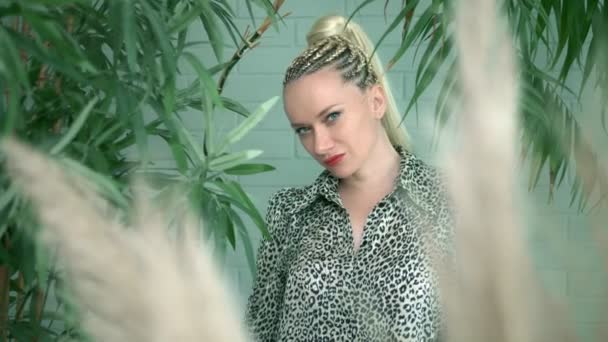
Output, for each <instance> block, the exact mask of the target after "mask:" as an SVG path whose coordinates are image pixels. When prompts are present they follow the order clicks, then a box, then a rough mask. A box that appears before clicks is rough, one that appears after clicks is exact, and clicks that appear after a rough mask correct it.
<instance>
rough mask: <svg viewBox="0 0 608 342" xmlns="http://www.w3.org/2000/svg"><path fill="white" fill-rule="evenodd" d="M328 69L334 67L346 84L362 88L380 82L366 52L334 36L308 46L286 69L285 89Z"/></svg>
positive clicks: (345, 39)
mask: <svg viewBox="0 0 608 342" xmlns="http://www.w3.org/2000/svg"><path fill="white" fill-rule="evenodd" d="M327 66H335V68H336V69H337V70H338V71H339V72H340V75H341V76H342V79H343V80H344V81H346V82H354V83H355V84H356V85H357V86H358V87H359V88H360V89H367V88H368V87H369V86H371V85H373V84H376V83H378V75H376V73H375V72H374V69H373V68H372V64H371V63H370V62H369V61H368V57H367V56H366V55H365V53H364V52H363V50H361V49H360V48H359V47H357V46H356V45H354V44H353V43H352V42H350V41H349V40H348V39H347V38H346V37H343V36H342V35H332V36H329V37H327V38H324V39H321V40H319V41H317V42H316V43H314V44H312V45H311V46H309V47H308V48H307V49H306V50H304V51H303V52H302V53H300V55H298V57H296V58H295V59H294V60H293V62H292V63H291V64H290V65H289V67H288V68H287V71H286V72H285V79H284V80H283V86H286V85H287V84H289V83H290V82H292V81H295V80H297V79H299V78H300V77H302V76H304V75H308V74H312V73H314V72H316V71H317V70H319V69H322V68H324V67H327Z"/></svg>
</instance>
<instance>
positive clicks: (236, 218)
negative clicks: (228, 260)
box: [227, 206, 256, 278]
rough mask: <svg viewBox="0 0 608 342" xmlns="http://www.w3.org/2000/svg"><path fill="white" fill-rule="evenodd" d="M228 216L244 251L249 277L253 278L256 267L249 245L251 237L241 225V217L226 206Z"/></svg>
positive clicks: (253, 254) (251, 246)
mask: <svg viewBox="0 0 608 342" xmlns="http://www.w3.org/2000/svg"><path fill="white" fill-rule="evenodd" d="M227 208H228V214H229V217H230V219H231V220H232V222H234V224H235V225H236V227H237V231H238V233H239V235H240V237H241V240H242V244H243V249H244V250H245V257H246V258H247V265H248V266H249V272H250V273H251V276H252V277H253V278H255V273H256V265H255V253H254V249H253V245H252V244H251V237H250V235H249V231H248V230H247V227H246V226H245V224H244V223H243V220H242V219H241V216H240V215H239V214H238V213H237V212H236V211H234V209H232V207H230V206H228V207H227Z"/></svg>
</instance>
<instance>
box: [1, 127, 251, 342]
mask: <svg viewBox="0 0 608 342" xmlns="http://www.w3.org/2000/svg"><path fill="white" fill-rule="evenodd" d="M2 150H3V152H4V153H5V155H6V157H7V163H6V164H7V166H8V169H9V173H10V175H11V176H12V178H13V180H14V181H15V182H16V183H18V184H19V185H20V186H21V188H22V189H23V191H24V192H25V193H26V194H27V195H28V196H29V198H31V200H32V202H33V204H34V206H35V207H36V209H37V212H38V215H39V217H40V222H41V223H42V225H43V226H44V229H43V230H42V234H41V236H42V239H43V241H44V242H45V243H46V244H47V245H48V246H49V247H56V250H57V251H58V257H59V260H60V263H61V265H62V266H63V267H64V268H65V269H66V271H67V273H68V277H69V280H70V283H71V284H70V285H71V288H72V290H73V292H74V294H75V299H76V302H77V303H78V304H79V306H80V311H82V312H83V325H84V328H85V330H86V332H87V333H88V334H90V336H91V337H93V339H94V340H95V341H112V342H117V341H125V342H126V341H128V342H154V341H158V342H160V341H163V342H166V341H184V342H189V341H191V342H194V341H196V342H202V341H214V342H218V341H219V342H223V341H226V342H227V341H230V342H239V341H245V336H244V333H243V331H244V330H243V329H241V326H240V322H239V321H238V317H239V316H238V315H237V314H236V312H235V311H233V305H232V304H231V301H230V299H229V297H228V295H227V293H226V292H225V290H224V287H223V285H222V283H221V280H220V279H221V277H220V275H219V273H218V272H217V271H216V269H215V266H214V263H213V261H212V259H211V256H210V253H208V251H207V250H205V249H204V248H201V243H200V241H199V240H197V239H196V238H195V236H194V234H193V232H194V231H195V228H194V225H192V224H190V225H188V224H186V227H185V228H184V232H185V234H184V238H182V239H179V240H178V241H171V240H170V239H169V238H168V236H167V225H166V224H165V222H167V220H166V219H165V217H164V216H163V215H161V214H160V213H159V212H158V211H155V210H152V209H151V205H150V204H149V203H148V202H147V201H146V200H145V199H143V198H139V199H138V201H137V203H136V206H137V210H136V213H135V214H136V218H135V219H134V220H133V221H134V227H131V228H130V229H126V228H125V227H123V226H122V225H120V224H119V223H118V222H117V220H113V219H111V218H110V217H111V216H108V215H107V212H106V211H104V210H103V209H104V205H103V204H102V203H103V201H102V200H101V199H100V198H98V197H97V196H95V194H94V191H92V190H91V189H90V187H88V186H87V185H86V181H84V180H78V178H77V177H76V178H75V177H74V176H73V175H70V176H68V175H67V174H66V173H64V172H63V171H62V170H61V168H60V167H59V166H58V165H57V163H55V162H54V161H52V160H51V159H49V158H48V157H46V156H44V155H42V154H41V153H38V152H35V151H34V150H32V149H30V148H29V147H26V146H25V145H23V144H21V143H18V142H17V141H15V140H12V139H5V141H4V142H3V144H2ZM100 204H102V205H100ZM186 221H187V220H186Z"/></svg>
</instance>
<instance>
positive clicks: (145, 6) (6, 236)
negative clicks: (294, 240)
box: [0, 0, 283, 341]
mask: <svg viewBox="0 0 608 342" xmlns="http://www.w3.org/2000/svg"><path fill="white" fill-rule="evenodd" d="M282 3H283V1H280V0H277V1H275V2H274V4H273V3H271V2H269V1H263V0H247V1H246V5H247V6H248V7H249V8H250V9H251V7H252V6H258V7H261V8H262V9H263V10H264V11H265V13H266V14H267V18H266V20H265V21H264V22H263V23H262V24H261V25H260V26H259V27H258V28H257V30H256V31H255V32H254V33H253V34H245V33H243V32H240V31H239V29H238V28H237V26H236V25H235V23H234V10H233V8H232V7H231V5H230V4H229V2H227V1H225V0H175V1H148V0H125V1H108V0H97V1H84V0H58V1H45V0H32V1H16V0H15V1H12V0H11V1H5V2H3V3H2V4H0V23H1V25H0V45H1V46H2V49H0V131H1V132H2V133H1V134H2V136H7V135H11V136H14V137H17V138H18V139H20V140H22V141H25V142H27V143H29V144H30V145H33V146H35V148H36V149H38V150H41V151H43V152H45V153H47V154H49V155H51V156H53V158H55V159H56V160H57V161H58V162H59V163H60V164H61V165H62V166H63V167H64V168H65V169H66V170H67V172H71V173H75V174H79V175H80V176H84V178H86V179H88V180H89V181H90V182H91V183H92V184H93V186H94V187H95V189H97V191H99V193H101V194H102V196H103V197H104V198H105V199H106V200H108V201H109V202H110V203H112V204H113V205H115V206H116V207H118V208H120V209H121V210H125V211H127V210H129V207H130V201H131V195H132V191H131V186H130V185H129V181H130V179H131V178H132V177H133V176H134V175H135V174H138V175H140V176H142V177H144V178H145V179H146V180H148V181H150V184H152V185H153V186H154V189H155V190H156V191H157V193H156V196H157V197H158V198H162V195H164V194H166V193H168V192H170V191H175V189H176V187H177V188H178V189H179V191H182V194H183V197H184V198H185V199H187V202H186V203H187V204H188V205H192V206H195V209H196V210H197V211H200V212H201V213H202V214H203V215H204V217H205V218H206V219H207V220H209V221H210V222H211V223H212V224H209V225H208V226H209V227H213V230H208V231H207V234H208V235H210V236H212V237H213V238H214V241H215V242H216V246H217V247H218V249H219V250H221V249H223V248H226V246H231V247H232V248H237V237H238V241H239V244H240V246H238V248H244V249H245V252H246V253H245V254H246V255H247V257H248V259H249V265H250V266H251V269H252V271H253V265H254V261H253V257H254V253H253V250H252V246H251V241H250V239H249V236H248V234H247V230H246V228H245V225H244V223H243V221H242V218H241V215H243V214H244V215H247V216H249V217H250V218H251V219H252V220H253V222H254V223H255V224H256V226H257V227H258V228H259V229H260V231H262V233H263V234H267V232H266V229H265V226H264V222H263V219H262V217H261V216H260V213H259V212H258V210H257V208H256V207H255V206H254V205H253V203H252V201H251V199H250V198H249V196H248V195H247V194H246V193H245V192H244V191H243V189H242V187H241V186H240V184H239V183H238V182H236V181H235V180H234V179H233V177H232V176H233V175H247V174H254V173H259V172H266V171H270V170H272V169H273V168H272V166H270V165H265V164H256V163H253V162H252V161H251V160H252V159H253V158H255V157H256V156H257V155H259V154H260V153H261V151H255V150H246V151H234V150H232V149H231V146H232V144H234V143H235V142H236V141H238V140H239V139H240V138H242V137H243V135H245V134H247V132H248V131H249V130H250V129H251V128H252V127H254V126H255V125H256V123H257V122H259V121H260V120H261V118H263V116H264V114H265V113H266V112H267V111H268V110H269V108H270V107H271V106H272V105H273V104H274V103H275V102H276V100H277V98H273V99H270V100H269V101H268V102H265V103H264V104H262V105H261V106H260V107H259V108H258V109H256V110H254V111H252V112H250V111H249V109H247V108H245V107H243V106H242V105H241V104H239V102H238V101H237V100H235V99H231V98H227V97H224V96H222V89H223V86H224V83H225V82H226V81H227V79H228V75H229V73H230V70H232V68H233V67H234V65H235V64H236V63H238V61H239V60H240V58H241V57H242V56H243V53H244V52H246V51H247V50H248V49H251V48H252V47H253V46H254V44H255V43H256V42H257V40H258V39H259V38H260V36H261V35H262V34H263V33H264V32H265V31H266V30H267V29H268V27H269V26H271V25H275V26H276V25H277V22H278V20H279V19H280V16H279V15H278V14H277V13H278V10H279V8H280V7H281V5H282ZM252 19H253V15H252ZM195 23H200V24H202V27H203V28H204V31H205V33H206V36H207V38H208V41H204V42H192V41H190V40H189V39H188V30H189V28H190V27H192V25H194V24H195ZM228 42H232V43H233V47H234V55H233V57H232V58H229V59H228V61H227V62H226V61H225V59H224V53H225V52H224V50H225V45H229V44H228ZM196 44H205V45H206V46H208V47H209V48H210V49H212V50H213V52H214V54H215V56H216V59H217V64H215V65H203V63H202V62H201V61H200V60H199V59H198V58H197V56H195V55H194V54H193V53H192V52H191V48H192V47H193V46H195V45H196ZM184 64H187V65H189V66H190V67H191V68H192V69H193V70H195V72H196V78H195V80H194V81H193V82H192V83H190V84H189V85H188V86H186V87H180V86H179V83H178V82H177V81H178V76H179V75H180V73H181V70H180V66H181V65H184ZM186 109H188V110H190V111H192V110H194V111H195V112H196V115H198V116H200V118H201V123H202V127H200V129H202V131H203V134H202V139H197V138H195V137H194V136H193V135H192V134H191V132H190V131H189V129H187V127H185V125H184V121H183V120H182V117H183V115H184V112H185V110H186ZM220 109H225V110H228V111H231V112H234V113H235V115H240V116H242V117H244V120H242V123H241V124H240V125H239V126H238V127H236V128H234V129H233V130H232V131H230V132H229V133H228V134H227V135H226V136H225V137H219V136H215V134H214V133H215V125H214V113H216V112H217V111H218V110H220ZM151 137H159V138H161V139H163V140H164V141H165V142H166V144H167V146H169V147H170V150H171V156H172V163H171V165H169V166H168V167H160V166H158V165H156V164H155V163H153V160H152V158H151V157H150V148H149V147H150V139H151ZM0 158H2V157H0ZM2 162H3V161H2V159H0V164H1V163H2ZM58 200H61V199H58ZM0 217H1V219H0V241H1V243H0V341H14V340H19V341H23V340H40V341H42V340H55V339H78V338H81V337H80V335H79V331H78V325H77V320H74V319H73V313H74V311H73V306H71V305H70V302H69V297H66V296H65V293H64V292H62V291H63V290H62V287H61V274H60V273H59V272H58V271H57V270H56V269H55V267H54V262H53V254H52V251H46V250H44V249H43V248H40V247H39V246H38V243H37V240H36V238H35V236H36V232H37V230H38V227H37V223H36V220H35V219H34V215H33V214H32V213H31V210H30V208H29V206H28V204H27V201H25V200H24V199H23V198H22V196H21V195H20V194H19V192H18V191H17V190H16V189H15V187H14V186H13V185H12V184H11V182H10V181H9V180H8V179H7V177H6V174H5V173H4V172H3V171H0ZM54 299H57V301H58V303H57V304H55V303H52V302H53V301H54Z"/></svg>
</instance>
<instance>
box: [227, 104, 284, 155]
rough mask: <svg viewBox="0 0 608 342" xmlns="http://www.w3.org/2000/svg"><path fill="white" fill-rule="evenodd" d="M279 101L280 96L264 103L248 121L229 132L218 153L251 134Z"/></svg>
mask: <svg viewBox="0 0 608 342" xmlns="http://www.w3.org/2000/svg"><path fill="white" fill-rule="evenodd" d="M278 100H279V97H278V96H275V97H273V98H271V99H270V100H268V101H266V102H264V103H262V104H261V105H260V107H258V109H256V110H255V112H253V114H252V115H250V116H249V117H248V118H247V119H245V120H243V122H241V124H240V125H238V126H237V127H235V128H234V129H233V130H231V131H230V132H228V134H227V135H226V138H225V139H224V141H223V142H222V143H221V145H220V146H219V147H218V150H217V152H218V153H222V152H223V151H224V150H225V149H226V148H227V147H228V146H230V145H232V144H234V143H236V142H237V141H239V140H241V139H242V138H243V137H244V136H245V134H247V133H249V131H251V130H252V129H253V128H254V127H255V126H256V125H257V124H258V123H259V122H260V121H262V119H264V117H265V116H266V114H268V111H269V110H270V109H271V108H272V107H273V106H274V105H275V104H276V103H277V101H278Z"/></svg>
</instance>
